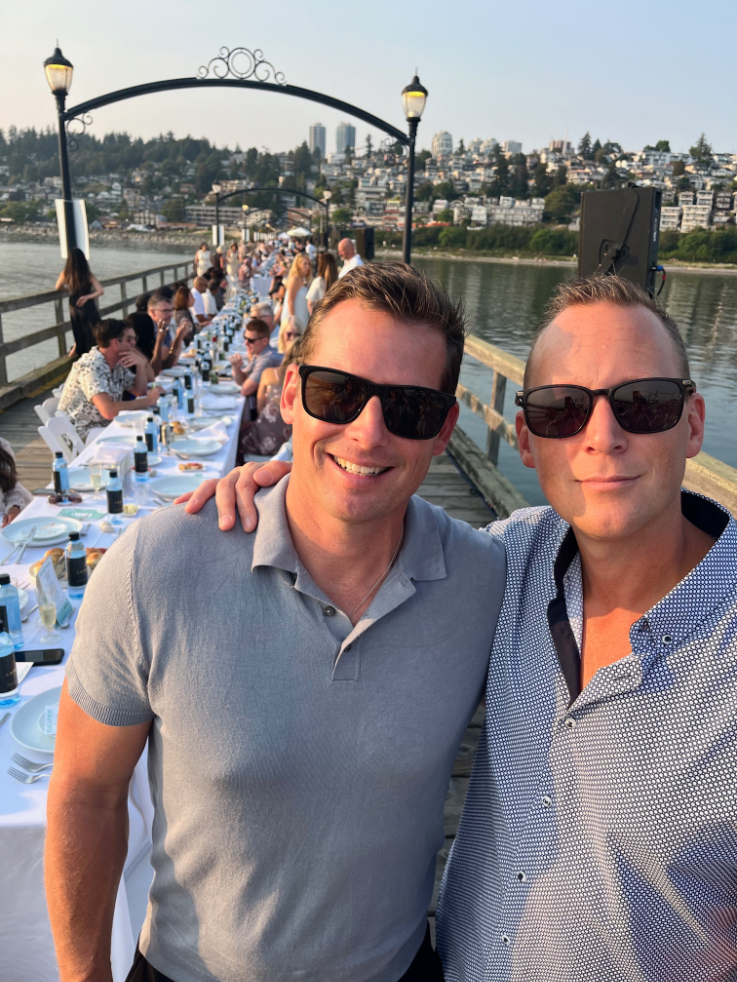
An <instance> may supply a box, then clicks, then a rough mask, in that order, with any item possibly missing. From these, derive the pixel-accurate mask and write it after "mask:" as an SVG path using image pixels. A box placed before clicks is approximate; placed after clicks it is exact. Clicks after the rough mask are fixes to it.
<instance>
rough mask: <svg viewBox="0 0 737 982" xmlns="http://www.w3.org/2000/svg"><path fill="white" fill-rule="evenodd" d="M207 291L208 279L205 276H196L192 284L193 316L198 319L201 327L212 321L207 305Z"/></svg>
mask: <svg viewBox="0 0 737 982" xmlns="http://www.w3.org/2000/svg"><path fill="white" fill-rule="evenodd" d="M206 292H207V280H206V279H205V277H204V276H196V277H195V280H194V283H193V284H192V296H193V297H194V307H193V308H192V316H193V317H194V318H195V319H196V321H197V323H198V324H199V325H200V327H203V326H204V325H205V324H208V323H209V322H210V318H209V317H208V315H207V309H206V307H205V293H206Z"/></svg>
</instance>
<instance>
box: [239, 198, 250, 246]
mask: <svg viewBox="0 0 737 982" xmlns="http://www.w3.org/2000/svg"><path fill="white" fill-rule="evenodd" d="M241 211H242V212H243V234H242V235H241V240H242V241H243V242H248V241H249V239H250V236H249V235H248V228H247V226H246V215H247V214H248V205H241Z"/></svg>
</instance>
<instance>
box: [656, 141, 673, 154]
mask: <svg viewBox="0 0 737 982" xmlns="http://www.w3.org/2000/svg"><path fill="white" fill-rule="evenodd" d="M655 149H656V150H657V151H658V153H671V149H670V140H658V142H657V143H656V144H655Z"/></svg>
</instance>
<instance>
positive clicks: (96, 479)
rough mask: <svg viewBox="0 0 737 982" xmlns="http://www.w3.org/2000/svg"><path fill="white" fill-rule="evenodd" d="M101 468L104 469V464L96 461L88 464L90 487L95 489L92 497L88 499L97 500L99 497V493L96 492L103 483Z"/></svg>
mask: <svg viewBox="0 0 737 982" xmlns="http://www.w3.org/2000/svg"><path fill="white" fill-rule="evenodd" d="M103 470H104V464H100V463H97V462H94V463H92V464H90V483H91V484H92V487H93V488H94V489H95V493H94V494H93V495H92V498H91V499H90V500H92V501H97V500H98V499H100V498H101V495H100V494H98V492H99V491H100V489H101V488H102V487H103V486H104V484H105V478H104V475H103Z"/></svg>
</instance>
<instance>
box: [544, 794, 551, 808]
mask: <svg viewBox="0 0 737 982" xmlns="http://www.w3.org/2000/svg"><path fill="white" fill-rule="evenodd" d="M552 804H553V799H552V798H551V797H550V795H549V794H544V795H543V808H550V806H551V805H552Z"/></svg>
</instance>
